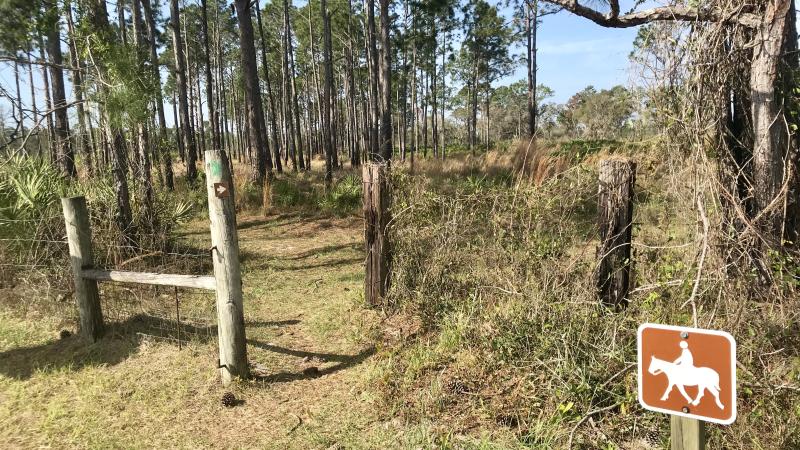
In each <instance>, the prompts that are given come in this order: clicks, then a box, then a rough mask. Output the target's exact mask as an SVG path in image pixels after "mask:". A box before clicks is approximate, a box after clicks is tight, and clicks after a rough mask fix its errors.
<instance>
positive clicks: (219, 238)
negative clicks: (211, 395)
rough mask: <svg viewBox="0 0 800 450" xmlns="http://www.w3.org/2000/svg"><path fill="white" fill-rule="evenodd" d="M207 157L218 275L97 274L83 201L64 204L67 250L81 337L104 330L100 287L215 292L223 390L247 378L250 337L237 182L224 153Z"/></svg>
mask: <svg viewBox="0 0 800 450" xmlns="http://www.w3.org/2000/svg"><path fill="white" fill-rule="evenodd" d="M205 156H206V190H207V192H208V215H209V219H210V222H211V223H210V228H211V245H212V247H211V252H210V254H209V257H210V258H212V260H213V262H214V275H213V276H205V275H174V274H162V273H148V272H125V271H120V270H100V269H94V268H93V267H94V257H93V255H92V229H91V226H90V221H89V211H88V209H87V207H86V199H85V198H84V197H70V198H63V199H61V204H62V206H63V209H64V222H65V226H66V231H67V242H68V244H69V256H70V265H71V266H72V275H73V279H74V282H75V301H76V303H77V306H78V316H79V320H80V324H79V331H80V334H81V335H83V336H85V337H87V338H89V339H90V340H92V341H97V340H98V339H99V338H100V337H101V336H102V335H103V331H104V328H105V325H104V323H103V310H102V308H101V304H100V292H99V290H98V289H97V282H98V281H115V282H119V283H137V284H148V285H157V286H173V287H176V288H177V287H183V288H195V289H206V290H209V291H215V292H216V294H217V295H216V297H217V301H216V306H217V338H218V341H219V362H218V363H217V367H218V369H219V370H220V375H221V378H222V383H223V384H228V383H230V382H231V381H232V380H233V379H234V378H247V377H248V374H249V370H250V368H249V365H248V363H247V337H246V333H245V328H244V299H243V298H242V274H241V269H240V267H239V236H238V234H237V232H236V208H235V202H234V192H233V179H232V178H231V173H230V166H229V161H228V156H227V155H226V154H225V152H224V151H222V150H209V151H206V152H205Z"/></svg>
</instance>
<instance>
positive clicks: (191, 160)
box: [169, 0, 197, 185]
mask: <svg viewBox="0 0 800 450" xmlns="http://www.w3.org/2000/svg"><path fill="white" fill-rule="evenodd" d="M169 4H170V26H171V28H172V47H173V49H174V51H175V79H176V81H177V83H176V88H177V90H178V108H179V115H180V119H181V126H180V131H181V139H182V140H183V146H184V149H185V152H186V178H187V179H188V180H189V184H192V185H193V184H194V182H195V180H196V179H197V165H196V161H197V145H196V143H195V140H194V130H193V129H192V121H191V119H190V117H189V94H188V90H189V84H188V81H187V78H186V77H187V73H186V59H185V58H184V54H183V48H184V47H183V37H182V35H181V20H180V10H179V9H178V0H170V2H169Z"/></svg>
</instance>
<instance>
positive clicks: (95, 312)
mask: <svg viewBox="0 0 800 450" xmlns="http://www.w3.org/2000/svg"><path fill="white" fill-rule="evenodd" d="M61 207H62V209H63V211H64V223H65V225H66V229H67V242H68V244H69V259H70V264H71V265H72V276H73V280H74V283H75V301H76V303H77V304H78V317H79V327H80V329H79V332H80V334H81V335H83V336H85V337H86V338H88V339H90V340H91V341H93V342H94V341H96V340H97V339H99V338H100V337H101V336H102V335H103V332H104V330H105V327H104V325H103V311H102V308H101V307H100V294H99V292H98V291H97V282H96V281H94V280H91V279H86V278H84V277H83V273H82V272H83V270H84V268H91V267H92V265H93V264H94V256H93V255H92V229H91V227H90V226H89V211H88V209H87V208H86V198H85V197H70V198H62V199H61Z"/></svg>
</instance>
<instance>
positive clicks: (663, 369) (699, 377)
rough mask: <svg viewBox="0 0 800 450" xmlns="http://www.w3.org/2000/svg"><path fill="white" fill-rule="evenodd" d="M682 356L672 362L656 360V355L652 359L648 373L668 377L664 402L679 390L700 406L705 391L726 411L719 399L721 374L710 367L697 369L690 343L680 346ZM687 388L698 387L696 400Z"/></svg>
mask: <svg viewBox="0 0 800 450" xmlns="http://www.w3.org/2000/svg"><path fill="white" fill-rule="evenodd" d="M679 346H680V348H681V354H680V356H678V358H677V359H676V360H674V361H672V362H670V361H669V360H663V359H659V358H656V357H655V355H652V356H651V357H650V367H649V368H648V369H647V371H648V372H649V373H650V374H651V375H660V374H662V373H663V374H665V375H666V376H667V389H666V390H665V391H664V395H662V396H661V400H662V401H666V400H667V399H668V398H669V396H670V394H671V393H672V389H673V388H678V392H680V393H681V395H683V398H685V399H686V401H687V402H688V403H690V404H692V405H694V406H697V405H699V404H700V399H702V398H703V395H704V393H705V391H708V392H709V393H711V395H712V396H713V397H714V400H715V401H716V403H717V406H718V407H719V409H725V406H724V405H723V404H722V402H721V401H720V399H719V392H720V387H719V374H718V373H717V371H715V370H714V369H711V368H710V367H695V365H694V355H692V351H691V350H689V343H688V342H686V341H681V342H680V344H679ZM687 386H697V397H695V399H694V400H692V398H691V397H690V396H689V394H687V393H686V387H687Z"/></svg>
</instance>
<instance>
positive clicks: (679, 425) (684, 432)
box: [669, 415, 706, 450]
mask: <svg viewBox="0 0 800 450" xmlns="http://www.w3.org/2000/svg"><path fill="white" fill-rule="evenodd" d="M669 431H670V433H669V435H670V442H671V445H672V450H705V448H706V428H705V426H704V424H703V421H702V420H697V419H690V418H688V417H681V416H674V415H673V416H670V422H669Z"/></svg>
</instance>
